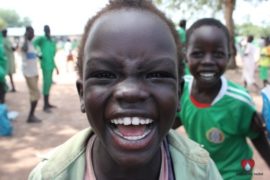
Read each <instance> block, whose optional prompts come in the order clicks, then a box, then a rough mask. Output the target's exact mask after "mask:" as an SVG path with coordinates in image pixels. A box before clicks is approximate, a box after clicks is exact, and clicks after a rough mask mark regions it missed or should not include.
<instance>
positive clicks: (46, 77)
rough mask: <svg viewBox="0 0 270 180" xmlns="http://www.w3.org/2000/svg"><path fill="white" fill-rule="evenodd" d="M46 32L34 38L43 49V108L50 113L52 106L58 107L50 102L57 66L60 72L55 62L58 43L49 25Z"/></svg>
mask: <svg viewBox="0 0 270 180" xmlns="http://www.w3.org/2000/svg"><path fill="white" fill-rule="evenodd" d="M44 33H45V35H44V36H41V37H38V38H36V39H35V40H34V46H36V47H38V48H40V51H41V70H42V75H43V88H42V93H43V96H44V107H43V110H44V111H45V112H48V113H50V112H51V108H55V107H56V106H54V105H52V104H50V103H49V97H50V89H51V86H52V76H53V70H54V69H55V68H56V71H57V74H58V69H57V67H56V65H55V62H54V57H55V54H56V43H55V41H54V40H53V39H52V37H51V30H50V27H49V26H48V25H45V26H44Z"/></svg>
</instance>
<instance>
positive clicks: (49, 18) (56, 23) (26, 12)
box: [0, 0, 270, 34]
mask: <svg viewBox="0 0 270 180" xmlns="http://www.w3.org/2000/svg"><path fill="white" fill-rule="evenodd" d="M106 3H108V0H0V4H1V5H0V7H1V8H3V9H13V10H15V11H16V12H17V13H18V14H19V16H20V17H29V18H30V19H31V21H32V26H33V27H34V29H35V32H36V34H42V32H43V26H44V25H45V24H48V25H50V27H51V30H52V34H61V33H64V32H66V33H68V34H69V33H82V32H83V29H84V26H85V24H86V22H87V20H88V19H89V18H90V17H92V16H93V15H94V14H95V13H96V12H97V11H98V10H99V9H101V8H102V7H103V6H104V5H105V4H106ZM269 9H270V1H263V2H261V3H259V4H257V5H254V4H252V3H250V2H246V1H244V0H237V5H236V9H235V11H234V19H235V22H236V23H238V24H239V23H243V22H245V21H250V22H252V23H254V24H259V25H261V24H266V23H267V24H268V25H269V24H270V19H269V17H270V10H269ZM167 14H168V16H170V17H171V18H172V19H173V20H174V21H175V22H177V21H178V19H182V17H184V18H186V19H187V20H188V26H189V25H190V24H191V23H192V21H194V20H190V21H189V18H188V17H185V16H184V15H182V14H181V13H179V12H178V13H177V12H176V13H175V12H173V13H170V12H167ZM204 15H206V16H210V15H208V14H207V13H206V14H205V13H204ZM198 16H200V17H202V16H201V15H198ZM200 17H198V18H200ZM219 18H220V19H221V20H223V17H222V15H220V17H219Z"/></svg>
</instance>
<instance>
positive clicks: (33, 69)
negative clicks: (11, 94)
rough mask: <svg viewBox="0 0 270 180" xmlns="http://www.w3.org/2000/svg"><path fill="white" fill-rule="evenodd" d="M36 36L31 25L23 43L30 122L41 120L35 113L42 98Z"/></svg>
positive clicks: (28, 120)
mask: <svg viewBox="0 0 270 180" xmlns="http://www.w3.org/2000/svg"><path fill="white" fill-rule="evenodd" d="M33 38H34V29H33V28H32V27H31V26H27V27H26V32H25V35H24V42H23V45H22V49H21V50H22V71H23V75H24V77H25V80H26V84H27V86H28V89H29V94H30V111H29V115H28V118H27V120H26V121H27V122H28V123H37V122H41V120H40V119H38V118H37V117H36V116H35V115H34V112H35V109H36V106H37V103H38V100H39V98H40V92H39V89H38V67H37V61H38V58H37V52H36V49H35V47H34V46H33V44H32V39H33Z"/></svg>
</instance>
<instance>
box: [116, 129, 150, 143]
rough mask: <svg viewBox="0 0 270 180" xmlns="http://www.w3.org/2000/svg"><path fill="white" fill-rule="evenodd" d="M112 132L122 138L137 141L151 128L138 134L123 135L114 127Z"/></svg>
mask: <svg viewBox="0 0 270 180" xmlns="http://www.w3.org/2000/svg"><path fill="white" fill-rule="evenodd" d="M114 132H115V133H116V134H118V135H119V136H121V137H122V138H124V139H127V140H130V141H137V140H140V139H143V138H144V137H146V136H147V135H148V134H149V133H150V132H151V130H149V129H147V130H146V131H145V132H144V133H143V134H142V135H140V136H123V135H122V134H121V133H120V132H119V131H118V130H117V129H114Z"/></svg>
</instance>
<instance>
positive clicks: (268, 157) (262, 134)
mask: <svg viewBox="0 0 270 180" xmlns="http://www.w3.org/2000/svg"><path fill="white" fill-rule="evenodd" d="M251 129H252V130H254V131H255V132H259V136H258V137H256V138H254V139H251V141H252V144H253V145H254V146H255V148H256V149H257V151H258V152H259V153H260V155H261V157H262V158H263V159H264V160H265V162H266V163H267V165H268V167H270V144H269V142H268V140H267V137H266V131H265V123H264V121H263V119H262V117H261V115H259V114H258V113H254V116H253V119H252V122H251Z"/></svg>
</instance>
